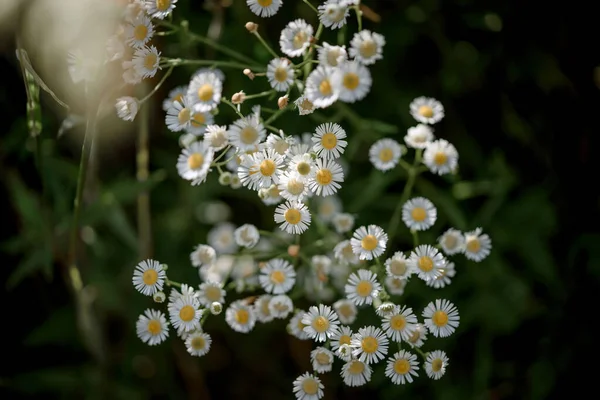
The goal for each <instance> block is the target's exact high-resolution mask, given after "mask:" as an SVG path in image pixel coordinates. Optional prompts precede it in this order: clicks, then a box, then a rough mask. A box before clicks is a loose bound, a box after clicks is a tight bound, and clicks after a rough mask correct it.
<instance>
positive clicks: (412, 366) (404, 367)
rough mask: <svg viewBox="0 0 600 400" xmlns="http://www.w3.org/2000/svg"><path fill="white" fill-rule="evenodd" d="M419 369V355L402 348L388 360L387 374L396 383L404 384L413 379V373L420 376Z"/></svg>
mask: <svg viewBox="0 0 600 400" xmlns="http://www.w3.org/2000/svg"><path fill="white" fill-rule="evenodd" d="M418 369H419V365H418V363H417V356H416V355H414V354H411V353H409V352H408V351H406V350H400V351H399V352H397V353H396V354H394V355H393V356H392V357H390V359H389V360H388V362H387V367H386V368H385V376H387V377H388V378H390V379H391V380H392V382H393V383H395V384H396V385H404V384H405V383H411V382H412V381H413V375H414V376H419V374H418V373H417V370H418Z"/></svg>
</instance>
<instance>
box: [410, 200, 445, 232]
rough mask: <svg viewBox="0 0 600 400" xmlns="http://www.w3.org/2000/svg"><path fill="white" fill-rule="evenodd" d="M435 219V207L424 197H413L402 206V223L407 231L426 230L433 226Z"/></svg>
mask: <svg viewBox="0 0 600 400" xmlns="http://www.w3.org/2000/svg"><path fill="white" fill-rule="evenodd" d="M436 219H437V210H436V208H435V206H434V205H433V203H432V202H431V201H429V200H428V199H426V198H424V197H414V198H412V199H410V200H408V201H407V202H406V203H404V205H403V206H402V221H404V223H405V224H406V226H407V227H408V228H409V229H414V230H415V231H424V230H427V229H429V228H431V227H432V226H433V224H434V223H435V220H436Z"/></svg>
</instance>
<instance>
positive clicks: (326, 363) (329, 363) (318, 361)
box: [310, 347, 333, 374]
mask: <svg viewBox="0 0 600 400" xmlns="http://www.w3.org/2000/svg"><path fill="white" fill-rule="evenodd" d="M310 361H311V363H312V367H313V369H314V370H315V372H318V373H319V374H323V373H325V372H329V371H331V368H332V367H333V353H332V352H331V351H330V350H328V349H326V348H325V347H317V348H316V349H314V350H313V351H311V352H310Z"/></svg>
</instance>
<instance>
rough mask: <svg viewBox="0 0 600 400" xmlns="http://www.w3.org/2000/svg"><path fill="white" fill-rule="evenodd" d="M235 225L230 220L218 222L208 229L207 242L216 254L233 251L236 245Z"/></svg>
mask: <svg viewBox="0 0 600 400" xmlns="http://www.w3.org/2000/svg"><path fill="white" fill-rule="evenodd" d="M234 232H235V225H233V224H232V223H231V222H220V223H218V224H217V225H215V226H214V227H213V228H212V229H211V230H210V231H208V235H207V242H208V244H209V245H210V246H212V247H213V248H214V249H215V250H216V251H217V253H218V254H232V253H235V251H236V250H237V248H238V246H237V244H236V243H235V237H234Z"/></svg>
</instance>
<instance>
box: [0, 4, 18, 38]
mask: <svg viewBox="0 0 600 400" xmlns="http://www.w3.org/2000/svg"><path fill="white" fill-rule="evenodd" d="M20 1H22V0H0V45H1V44H2V42H3V41H4V40H5V39H9V38H10V37H11V36H12V35H9V34H8V32H9V31H12V30H13V29H14V27H15V26H16V22H17V6H18V5H19V2H20ZM0 47H2V46H0Z"/></svg>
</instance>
